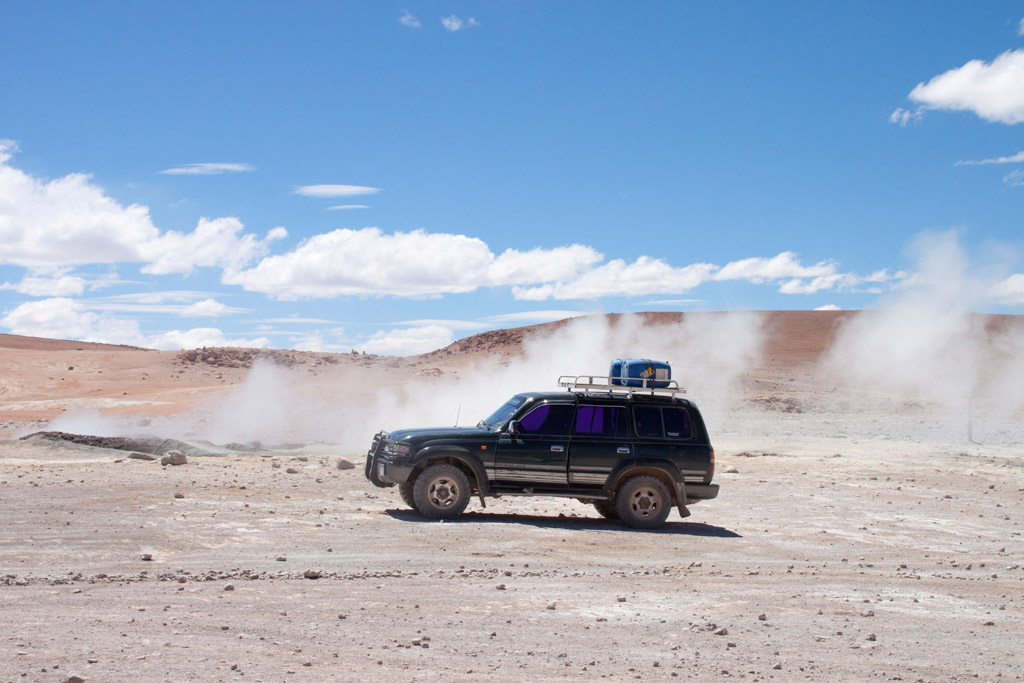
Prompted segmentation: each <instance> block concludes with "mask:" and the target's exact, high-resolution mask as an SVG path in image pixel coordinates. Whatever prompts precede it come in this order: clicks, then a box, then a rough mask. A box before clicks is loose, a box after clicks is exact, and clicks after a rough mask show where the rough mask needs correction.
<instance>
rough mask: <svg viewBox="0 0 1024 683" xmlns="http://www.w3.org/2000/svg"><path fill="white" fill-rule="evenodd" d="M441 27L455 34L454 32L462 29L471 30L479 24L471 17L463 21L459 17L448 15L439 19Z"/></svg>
mask: <svg viewBox="0 0 1024 683" xmlns="http://www.w3.org/2000/svg"><path fill="white" fill-rule="evenodd" d="M441 25H442V26H444V27H445V28H446V29H448V30H449V31H451V32H452V33H455V32H456V31H461V30H462V29H464V28H473V27H474V26H479V25H480V22H479V21H477V20H476V19H474V18H473V17H470V18H469V19H466V20H465V21H463V20H462V19H461V18H460V17H458V16H456V15H454V14H449V15H448V16H447V17H441Z"/></svg>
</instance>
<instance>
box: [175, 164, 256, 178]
mask: <svg viewBox="0 0 1024 683" xmlns="http://www.w3.org/2000/svg"><path fill="white" fill-rule="evenodd" d="M255 170H256V167H255V166H253V165H252V164H232V163H221V162H203V163H198V164H182V165H181V166H174V167H172V168H165V169H164V170H162V171H157V173H163V174H164V175H221V174H224V173H248V172H250V171H255Z"/></svg>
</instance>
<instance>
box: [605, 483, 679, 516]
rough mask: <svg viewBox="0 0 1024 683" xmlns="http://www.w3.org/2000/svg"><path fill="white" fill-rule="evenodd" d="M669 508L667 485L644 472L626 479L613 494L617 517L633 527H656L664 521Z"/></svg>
mask: <svg viewBox="0 0 1024 683" xmlns="http://www.w3.org/2000/svg"><path fill="white" fill-rule="evenodd" d="M671 509H672V496H671V494H670V493H669V492H668V487H667V486H665V484H664V483H663V482H662V481H661V480H660V479H658V478H657V477H652V476H650V475H646V474H642V475H639V476H636V477H632V478H630V479H627V480H626V481H625V482H623V484H622V486H620V487H619V492H618V494H616V496H615V511H616V512H618V513H619V519H621V520H622V521H623V522H625V523H626V525H627V526H631V527H633V528H634V529H657V528H658V527H660V526H661V525H662V524H664V523H665V520H666V519H667V518H668V513H669V512H670V511H671Z"/></svg>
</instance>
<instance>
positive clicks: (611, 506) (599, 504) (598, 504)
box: [594, 500, 619, 519]
mask: <svg viewBox="0 0 1024 683" xmlns="http://www.w3.org/2000/svg"><path fill="white" fill-rule="evenodd" d="M594 509H595V510H597V514H599V515H601V516H602V517H604V518H605V519H618V518H619V513H618V511H617V510H616V509H615V502H614V501H610V500H595V501H594Z"/></svg>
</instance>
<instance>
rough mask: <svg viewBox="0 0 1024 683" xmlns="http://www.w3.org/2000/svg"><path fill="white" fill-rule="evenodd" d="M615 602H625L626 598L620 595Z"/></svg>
mask: <svg viewBox="0 0 1024 683" xmlns="http://www.w3.org/2000/svg"><path fill="white" fill-rule="evenodd" d="M615 602H626V598H625V597H624V596H621V595H620V596H619V597H617V598H615Z"/></svg>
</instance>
